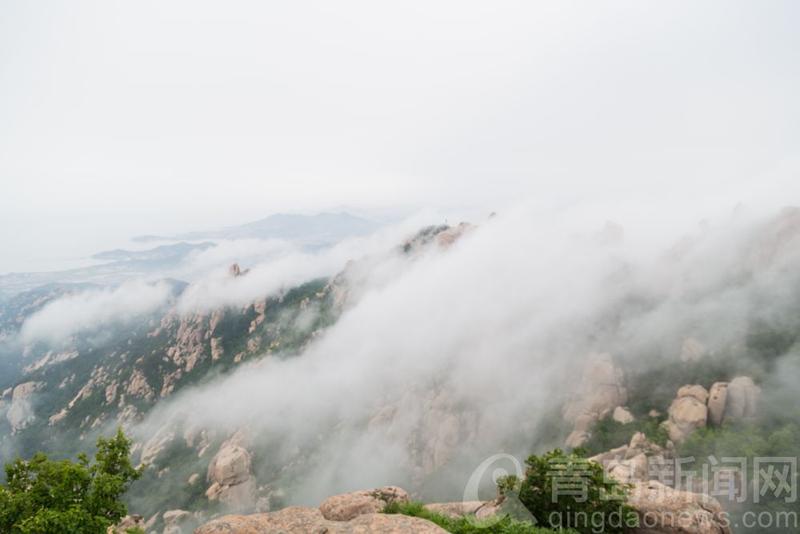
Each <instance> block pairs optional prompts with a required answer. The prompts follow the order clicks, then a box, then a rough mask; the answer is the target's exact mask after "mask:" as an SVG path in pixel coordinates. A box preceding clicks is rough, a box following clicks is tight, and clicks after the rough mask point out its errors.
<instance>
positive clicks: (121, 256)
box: [92, 241, 214, 269]
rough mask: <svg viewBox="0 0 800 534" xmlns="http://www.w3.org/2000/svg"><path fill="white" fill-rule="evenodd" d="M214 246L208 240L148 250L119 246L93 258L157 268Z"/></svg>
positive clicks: (170, 264) (94, 255) (99, 253)
mask: <svg viewBox="0 0 800 534" xmlns="http://www.w3.org/2000/svg"><path fill="white" fill-rule="evenodd" d="M213 246H214V243H212V242H210V241H206V242H203V243H184V242H181V243H174V244H171V245H160V246H157V247H154V248H151V249H147V250H125V249H119V248H118V249H114V250H106V251H103V252H98V253H97V254H93V255H92V258H93V259H95V260H103V261H119V262H143V263H147V264H149V265H148V266H149V267H151V268H153V269H156V268H164V267H168V266H172V265H174V264H175V263H177V261H179V260H182V259H183V258H185V257H186V256H187V255H188V254H189V253H191V252H198V251H203V250H207V249H209V248H211V247H213Z"/></svg>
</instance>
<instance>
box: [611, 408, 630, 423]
mask: <svg viewBox="0 0 800 534" xmlns="http://www.w3.org/2000/svg"><path fill="white" fill-rule="evenodd" d="M611 418H612V419H614V421H616V422H617V423H621V424H623V425H627V424H628V423H633V421H634V417H633V414H632V413H631V412H630V410H628V409H627V408H624V407H622V406H617V407H616V408H614V413H613V414H612V415H611Z"/></svg>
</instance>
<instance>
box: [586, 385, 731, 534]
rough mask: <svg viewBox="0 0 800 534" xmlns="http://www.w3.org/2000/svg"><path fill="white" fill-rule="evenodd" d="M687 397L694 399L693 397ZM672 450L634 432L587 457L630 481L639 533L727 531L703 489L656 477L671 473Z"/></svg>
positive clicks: (716, 506) (614, 475)
mask: <svg viewBox="0 0 800 534" xmlns="http://www.w3.org/2000/svg"><path fill="white" fill-rule="evenodd" d="M690 398H692V399H695V400H697V399H696V398H695V397H693V396H690ZM674 456H675V450H674V448H673V446H672V443H670V442H668V443H667V446H666V447H660V446H659V445H657V444H655V443H653V442H651V441H649V440H648V439H647V438H646V437H645V435H644V434H642V433H641V432H637V433H636V434H634V436H633V437H632V438H631V441H630V443H629V444H628V445H623V446H621V447H618V448H616V449H612V450H610V451H608V452H605V453H602V454H598V455H597V456H594V457H592V458H590V460H592V461H595V462H598V463H600V464H601V465H603V468H604V469H605V471H606V473H607V475H608V476H609V477H611V478H613V479H614V480H616V481H618V482H620V483H622V484H627V485H629V488H630V489H629V498H628V504H630V505H631V506H632V507H633V508H634V510H635V511H636V512H637V513H638V514H639V520H640V528H638V529H635V530H634V531H633V532H637V533H639V534H729V533H730V530H728V529H727V526H726V525H727V523H726V522H725V520H724V519H725V518H724V517H723V515H722V508H721V506H720V504H719V502H718V501H717V500H716V499H714V498H712V497H709V496H708V495H705V494H703V493H692V492H688V491H680V490H677V489H674V488H671V487H668V486H666V485H664V484H663V483H662V482H660V481H659V480H658V479H663V480H667V479H669V478H670V477H671V476H673V473H674V471H673V468H674V463H673V461H674Z"/></svg>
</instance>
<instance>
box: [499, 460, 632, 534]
mask: <svg viewBox="0 0 800 534" xmlns="http://www.w3.org/2000/svg"><path fill="white" fill-rule="evenodd" d="M525 463H526V465H527V469H526V471H525V478H524V479H523V480H521V481H516V480H514V478H513V477H510V478H507V479H505V480H504V481H503V482H502V484H501V489H502V490H504V491H508V490H509V488H518V491H519V500H520V501H521V502H522V504H524V505H525V507H526V508H527V509H528V510H530V512H531V513H532V514H533V516H534V517H535V518H536V520H537V521H538V524H539V525H541V526H544V527H549V528H554V529H558V528H573V529H575V530H577V531H578V532H581V533H587V534H588V533H593V532H598V531H602V532H606V533H611V534H614V533H622V532H625V531H626V529H627V528H631V527H635V526H636V525H637V524H638V515H637V514H636V512H635V511H634V510H633V509H632V508H631V507H630V506H628V505H627V495H626V493H625V487H623V486H622V485H620V484H618V483H617V482H616V481H614V480H611V479H607V477H606V476H605V473H604V472H603V468H602V466H601V465H600V464H597V463H595V462H590V461H588V460H586V459H585V458H582V457H580V456H578V455H577V454H564V453H563V452H561V451H560V450H559V449H556V450H554V451H551V452H549V453H547V454H544V455H543V456H530V457H529V458H528V459H527V460H526V461H525Z"/></svg>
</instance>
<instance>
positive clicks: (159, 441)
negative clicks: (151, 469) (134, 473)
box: [139, 426, 175, 465]
mask: <svg viewBox="0 0 800 534" xmlns="http://www.w3.org/2000/svg"><path fill="white" fill-rule="evenodd" d="M174 439H175V431H174V430H172V429H171V428H170V427H169V426H164V427H162V428H160V429H159V430H158V432H156V433H155V434H154V435H153V437H151V438H150V439H149V440H147V441H146V442H145V443H144V445H143V446H142V453H141V455H140V456H139V464H140V465H153V464H154V463H155V461H156V459H157V458H158V456H159V454H161V453H162V452H164V450H165V449H166V448H167V446H168V445H169V444H170V443H172V441H173V440H174Z"/></svg>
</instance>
